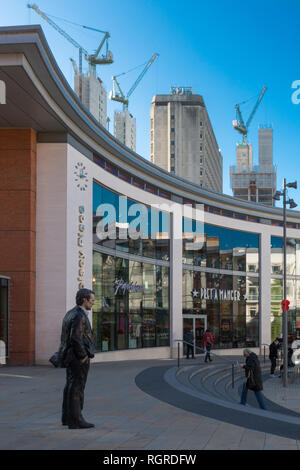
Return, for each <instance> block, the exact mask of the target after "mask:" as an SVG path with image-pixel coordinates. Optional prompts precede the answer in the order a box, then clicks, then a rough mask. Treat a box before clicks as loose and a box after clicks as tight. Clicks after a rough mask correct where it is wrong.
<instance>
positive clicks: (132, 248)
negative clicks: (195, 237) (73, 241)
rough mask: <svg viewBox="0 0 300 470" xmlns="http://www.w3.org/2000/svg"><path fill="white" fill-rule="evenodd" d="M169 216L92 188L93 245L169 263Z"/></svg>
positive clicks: (101, 189) (99, 188) (99, 187)
mask: <svg viewBox="0 0 300 470" xmlns="http://www.w3.org/2000/svg"><path fill="white" fill-rule="evenodd" d="M169 222H170V218H169V214H168V213H166V212H163V211H159V210H157V209H155V208H152V207H148V206H145V205H144V204H141V203H137V202H135V201H132V200H130V199H128V198H126V197H125V196H122V195H119V194H116V193H114V192H112V191H110V190H109V189H107V188H104V187H102V186H100V185H99V184H97V183H94V184H93V240H94V244H97V245H100V246H104V247H107V248H111V249H116V250H118V251H123V252H126V253H131V254H134V255H138V256H143V257H146V258H156V259H161V260H164V261H168V260H169V238H170V234H169V228H170V223H169Z"/></svg>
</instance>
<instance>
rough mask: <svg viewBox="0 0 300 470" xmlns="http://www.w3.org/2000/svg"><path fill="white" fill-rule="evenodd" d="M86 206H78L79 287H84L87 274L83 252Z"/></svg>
mask: <svg viewBox="0 0 300 470" xmlns="http://www.w3.org/2000/svg"><path fill="white" fill-rule="evenodd" d="M84 219H85V217H84V206H79V208H78V231H77V245H78V248H79V249H78V277H77V281H78V289H83V287H84V274H85V254H84V252H83V234H84V230H85V225H84V223H83V222H84Z"/></svg>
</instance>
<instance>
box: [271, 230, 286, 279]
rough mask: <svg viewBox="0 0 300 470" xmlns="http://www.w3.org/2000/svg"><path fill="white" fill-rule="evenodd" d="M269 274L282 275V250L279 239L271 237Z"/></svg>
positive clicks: (280, 239)
mask: <svg viewBox="0 0 300 470" xmlns="http://www.w3.org/2000/svg"><path fill="white" fill-rule="evenodd" d="M271 272H272V274H282V273H283V249H282V238H281V237H271Z"/></svg>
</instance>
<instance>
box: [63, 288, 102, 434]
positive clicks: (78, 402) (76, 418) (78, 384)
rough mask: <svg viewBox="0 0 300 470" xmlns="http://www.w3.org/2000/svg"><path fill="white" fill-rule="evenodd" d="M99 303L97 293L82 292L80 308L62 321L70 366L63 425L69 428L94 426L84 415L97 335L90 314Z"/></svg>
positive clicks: (78, 297)
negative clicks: (96, 298) (85, 395)
mask: <svg viewBox="0 0 300 470" xmlns="http://www.w3.org/2000/svg"><path fill="white" fill-rule="evenodd" d="M94 301H95V295H94V292H93V291H91V290H89V289H80V290H79V291H78V292H77V295H76V306H75V307H74V308H73V309H72V310H70V311H69V312H67V313H66V315H65V317H64V319H63V322H62V332H61V344H60V348H59V357H60V361H61V366H62V367H66V385H65V388H64V393H63V405H62V424H63V425H64V426H66V425H68V426H69V429H82V428H83V429H86V428H92V427H94V424H91V423H88V422H87V421H85V419H84V418H83V416H82V409H83V403H84V388H85V384H86V380H87V375H88V371H89V367H90V359H91V358H93V357H94V346H93V335H92V329H91V325H90V321H89V319H88V316H87V313H88V312H89V311H90V310H91V308H92V306H93V304H94Z"/></svg>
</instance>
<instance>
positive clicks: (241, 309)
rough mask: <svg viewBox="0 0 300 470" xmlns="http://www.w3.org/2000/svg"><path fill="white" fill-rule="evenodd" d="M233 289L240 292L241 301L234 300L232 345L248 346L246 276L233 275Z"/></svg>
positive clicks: (234, 346)
mask: <svg viewBox="0 0 300 470" xmlns="http://www.w3.org/2000/svg"><path fill="white" fill-rule="evenodd" d="M233 289H234V290H236V291H238V292H239V293H240V299H241V300H240V301H239V302H233V306H232V311H233V315H232V317H233V329H232V347H233V348H244V347H246V300H244V294H245V292H246V277H244V276H233Z"/></svg>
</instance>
